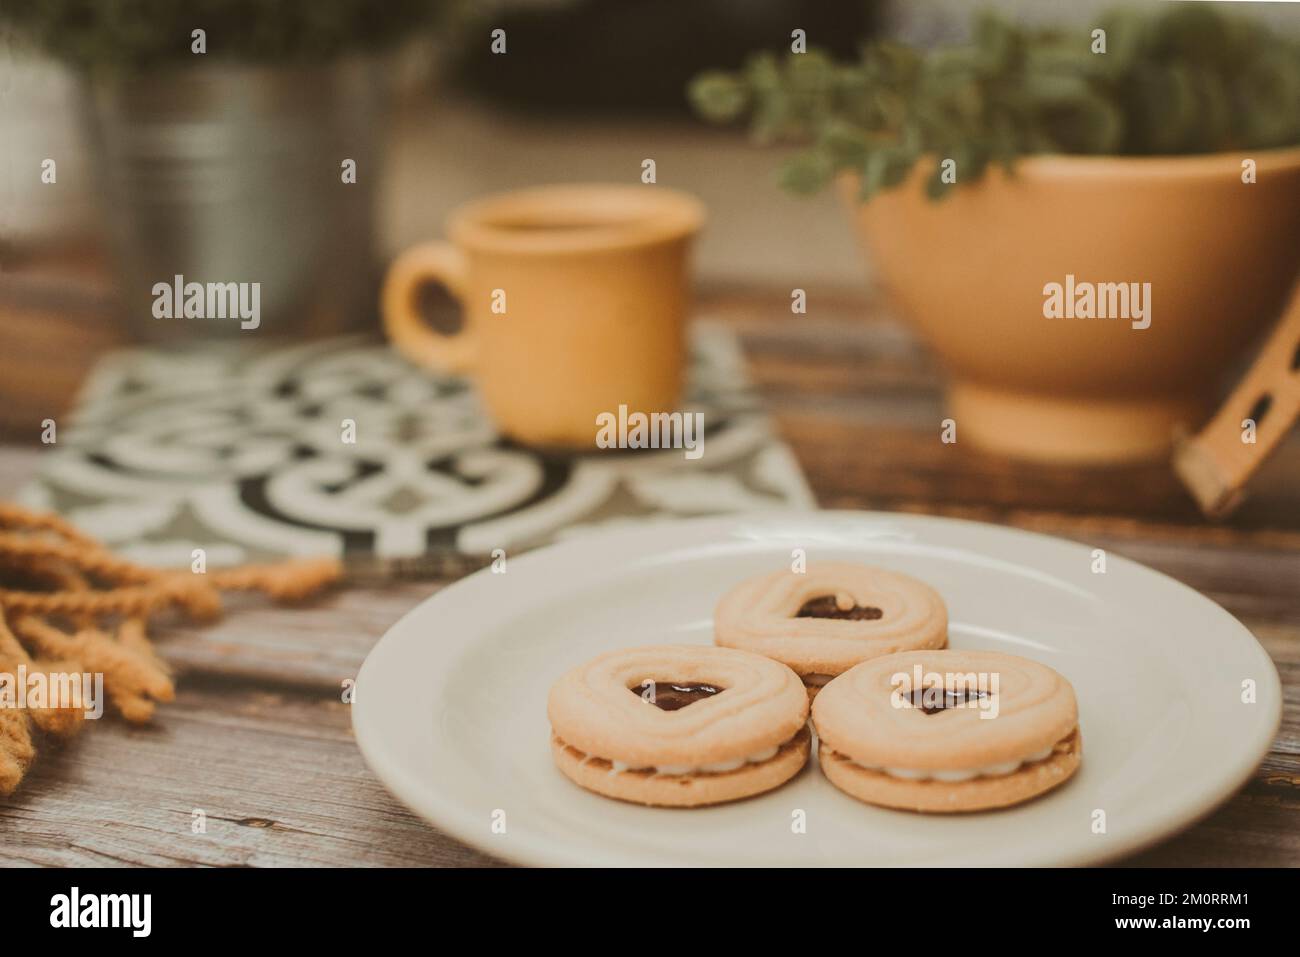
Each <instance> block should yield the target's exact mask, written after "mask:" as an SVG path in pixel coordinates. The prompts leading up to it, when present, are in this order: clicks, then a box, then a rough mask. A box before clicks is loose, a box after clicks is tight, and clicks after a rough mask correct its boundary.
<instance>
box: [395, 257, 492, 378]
mask: <svg viewBox="0 0 1300 957" xmlns="http://www.w3.org/2000/svg"><path fill="white" fill-rule="evenodd" d="M465 277H466V264H465V257H464V256H463V255H462V254H461V252H460V250H459V249H457V248H456V247H455V246H453V245H452V244H451V243H447V242H441V241H439V242H431V243H422V244H420V245H419V246H412V247H411V248H410V249H408V250H406V252H404V253H402V254H401V255H400V256H398V257H397V258H396V259H395V260H393V264H392V265H391V266H389V267H388V274H387V275H385V276H384V285H383V292H382V293H381V295H380V303H379V307H380V313H381V314H382V316H383V320H384V332H386V333H387V334H388V338H389V339H390V340H392V343H393V345H394V346H396V347H397V351H398V352H400V353H402V354H403V355H404V356H406V358H408V359H410V360H411V361H412V362H414V363H416V364H418V365H422V366H425V367H427V368H430V369H433V370H435V371H438V372H451V373H459V372H467V371H469V369H470V367H471V366H472V365H473V360H474V352H475V348H474V347H475V343H474V338H473V336H472V335H471V334H470V331H469V328H468V326H467V325H466V326H463V327H462V328H461V331H460V332H457V333H454V334H451V335H446V334H443V333H441V332H435V331H434V330H432V329H430V328H429V326H428V324H427V323H425V322H424V320H423V319H422V318H421V317H420V316H419V315H418V314H417V312H416V309H415V292H416V290H417V289H418V288H419V287H420V285H421V284H422V283H426V282H431V281H432V282H436V283H439V284H441V285H442V286H444V287H445V288H446V289H447V291H448V292H450V293H451V294H452V296H453V297H454V298H455V299H456V300H457V301H458V302H459V303H460V304H461V308H462V313H463V311H464V302H465Z"/></svg>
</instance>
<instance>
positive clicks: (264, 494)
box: [20, 322, 815, 566]
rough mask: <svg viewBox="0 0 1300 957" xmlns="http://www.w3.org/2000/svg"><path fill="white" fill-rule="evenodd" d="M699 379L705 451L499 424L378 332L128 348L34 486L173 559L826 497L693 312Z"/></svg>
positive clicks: (85, 521) (400, 542) (342, 550)
mask: <svg viewBox="0 0 1300 957" xmlns="http://www.w3.org/2000/svg"><path fill="white" fill-rule="evenodd" d="M690 382H691V388H690V390H689V397H688V401H687V402H686V403H685V407H686V408H688V409H690V410H692V411H702V412H703V413H704V446H703V448H704V454H703V456H702V457H700V458H698V459H696V460H688V459H687V458H686V457H685V455H684V453H683V451H682V450H680V449H665V450H649V449H646V450H636V451H618V450H613V449H610V450H595V449H593V451H592V452H590V453H581V454H577V453H574V454H557V453H550V452H538V451H536V450H531V449H527V448H523V447H521V446H518V445H515V444H513V443H510V442H508V441H506V440H504V439H502V438H500V437H499V436H498V435H497V434H496V432H495V431H494V429H493V427H492V425H491V423H490V422H489V421H488V419H487V417H486V415H485V414H484V413H483V411H482V410H481V408H480V406H479V403H478V399H477V397H476V395H475V393H474V391H473V389H472V387H471V386H470V385H469V383H468V382H466V381H465V380H463V379H459V378H454V377H446V376H435V375H432V374H430V373H428V372H425V371H422V370H417V369H415V368H414V367H413V366H411V365H409V364H408V363H406V362H405V361H404V360H403V359H401V358H400V357H398V356H397V355H396V354H395V353H393V352H392V351H391V350H390V349H389V348H388V347H387V346H386V345H384V344H382V343H379V342H376V341H374V340H371V339H367V338H344V339H332V340H326V341H322V342H313V343H310V344H307V345H277V346H274V347H268V346H267V345H266V344H265V343H262V344H259V345H254V344H252V343H248V344H245V343H243V342H238V341H237V342H233V343H204V344H203V345H202V346H201V347H199V346H192V347H187V348H185V349H159V348H141V349H130V350H123V351H119V352H114V353H111V354H110V355H108V356H106V357H105V358H104V359H102V360H101V361H100V362H99V364H98V365H97V366H96V367H95V369H94V370H93V371H92V373H91V375H90V376H89V377H88V379H87V382H86V385H85V387H84V388H83V390H82V394H81V396H80V399H79V402H78V406H77V408H76V410H75V412H74V413H73V416H72V418H71V420H70V421H69V422H68V423H67V426H66V427H64V424H63V423H60V430H59V433H58V442H57V444H56V445H54V446H53V447H51V449H50V451H49V453H48V458H47V460H46V462H45V465H44V467H43V468H42V470H41V473H40V475H39V477H38V478H37V479H36V480H35V481H34V482H33V483H31V484H30V485H29V486H27V487H26V488H25V489H24V490H23V492H22V493H21V495H20V500H21V501H22V503H23V504H25V505H28V506H31V507H34V508H41V509H48V510H53V511H56V512H59V513H61V514H62V515H64V516H66V517H67V518H68V519H70V520H71V521H72V522H74V523H75V524H76V525H77V526H78V527H79V528H81V529H82V530H83V531H84V532H86V533H87V534H89V535H91V536H94V537H96V538H98V539H100V540H101V541H103V542H105V543H106V544H108V545H110V546H111V547H113V548H114V549H115V550H116V551H118V552H119V553H121V554H122V555H123V556H124V557H127V558H130V559H132V560H134V561H138V562H142V563H147V564H151V565H162V566H169V565H188V564H189V563H190V562H191V559H192V550H193V549H195V548H203V549H205V550H206V552H207V562H208V564H209V565H210V566H218V565H230V564H236V563H240V562H247V561H263V560H269V559H273V558H281V557H289V556H307V555H329V556H343V557H347V558H354V557H361V558H364V557H365V556H375V557H379V558H401V557H408V556H418V555H422V554H425V553H428V552H446V551H448V550H458V551H459V552H463V553H473V554H484V553H488V552H491V551H492V550H493V549H497V548H503V549H506V550H509V551H515V550H519V549H522V548H528V547H533V546H536V545H540V544H544V543H547V542H551V541H555V540H556V539H559V538H561V537H564V536H567V535H571V534H579V533H582V532H584V531H588V530H591V529H596V528H602V527H608V526H610V525H613V524H617V523H622V522H643V521H654V520H656V519H666V518H673V517H681V516H685V515H702V514H711V513H717V512H728V511H741V510H751V509H763V508H791V507H794V508H812V507H815V502H814V500H813V497H812V493H811V492H810V490H809V488H808V485H807V483H806V481H805V480H804V477H803V473H802V472H801V470H800V468H799V466H798V464H797V463H796V461H795V459H794V456H793V455H792V454H791V453H790V450H789V449H788V448H787V447H786V446H785V445H784V444H783V443H782V442H780V441H779V440H778V439H776V438H775V437H774V435H773V434H772V431H771V428H770V426H769V423H768V420H767V417H766V415H765V414H764V413H763V412H762V411H761V409H760V408H759V406H758V403H757V401H756V398H755V396H754V394H753V392H752V390H751V389H750V387H749V385H748V382H747V379H746V375H745V370H744V361H743V359H742V357H741V354H740V350H739V348H738V346H737V344H736V341H735V338H734V336H733V335H732V333H731V332H730V331H729V330H727V329H726V328H724V327H722V326H720V325H716V324H711V323H706V322H700V323H696V324H695V326H694V332H693V336H692V369H691V375H690ZM345 420H350V421H351V422H352V423H355V426H354V430H353V431H354V437H355V441H354V442H352V443H349V442H346V441H344V438H343V436H344V429H345ZM595 431H596V425H595V423H594V422H593V425H592V433H593V442H594V436H595Z"/></svg>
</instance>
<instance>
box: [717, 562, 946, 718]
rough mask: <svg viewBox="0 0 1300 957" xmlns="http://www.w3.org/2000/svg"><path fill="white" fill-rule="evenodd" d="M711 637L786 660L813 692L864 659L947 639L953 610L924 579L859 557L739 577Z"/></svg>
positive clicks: (941, 643)
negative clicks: (865, 562)
mask: <svg viewBox="0 0 1300 957" xmlns="http://www.w3.org/2000/svg"><path fill="white" fill-rule="evenodd" d="M713 640H714V642H716V643H717V644H719V645H724V646H726V647H728V648H741V649H744V650H746V651H754V652H757V653H758V654H760V655H765V656H766V657H768V658H775V659H776V660H777V661H780V662H782V663H783V664H786V665H789V666H790V667H791V668H792V669H794V671H795V673H796V674H798V675H799V677H800V678H801V679H802V680H803V682H804V684H805V685H807V686H808V695H809V697H812V696H814V695H816V694H817V691H818V690H819V689H820V688H821V687H822V686H823V685H825V684H826V683H827V682H828V681H830V680H831V679H832V678H834V677H835V676H836V675H839V674H842V673H843V672H845V671H847V670H848V669H850V668H852V667H853V666H854V665H856V664H857V663H858V662H860V661H866V660H868V659H869V658H876V657H879V656H880V655H888V654H893V653H894V652H897V651H910V650H913V649H917V648H943V647H944V646H945V645H947V644H948V609H947V607H946V606H945V605H944V603H943V599H942V598H940V597H939V593H938V592H936V591H935V590H934V589H933V588H931V587H930V586H929V585H927V584H925V582H921V581H917V580H916V579H915V578H911V577H910V576H908V575H901V574H899V573H898V572H891V571H886V570H885V569H883V568H872V567H870V566H868V565H859V564H857V563H855V562H818V563H817V564H815V565H810V566H809V567H808V570H807V571H806V572H803V573H796V572H792V571H788V570H782V571H778V572H773V573H772V574H770V575H763V576H760V577H758V578H751V579H749V580H748V581H744V582H741V583H740V584H739V585H737V586H736V587H735V588H733V589H732V590H731V591H729V592H728V593H727V594H726V595H724V596H723V598H722V601H721V602H719V603H718V607H717V609H716V610H715V611H714V613H713Z"/></svg>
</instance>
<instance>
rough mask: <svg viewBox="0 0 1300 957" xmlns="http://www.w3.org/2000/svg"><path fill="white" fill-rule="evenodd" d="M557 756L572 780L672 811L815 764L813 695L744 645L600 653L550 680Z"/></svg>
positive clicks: (749, 790)
mask: <svg viewBox="0 0 1300 957" xmlns="http://www.w3.org/2000/svg"><path fill="white" fill-rule="evenodd" d="M546 712H547V715H548V717H549V718H550V720H551V731H552V734H551V753H552V756H553V757H554V758H555V763H556V766H557V767H559V769H560V770H561V771H562V772H564V774H565V775H567V776H568V777H569V778H571V779H572V780H573V781H574V782H575V783H576V784H578V785H580V786H581V787H584V788H586V789H587V790H589V791H595V792H596V793H597V794H603V795H605V796H606V797H612V798H618V799H619V800H623V801H632V802H635V803H637V804H653V805H662V806H665V807H694V806H697V805H702V804H717V803H719V802H722V801H734V800H736V799H737V798H743V797H748V796H750V795H752V794H758V793H760V792H762V791H768V790H771V789H772V788H775V787H777V786H779V785H781V784H784V783H785V782H786V781H788V780H789V779H790V778H792V777H794V775H795V774H797V773H798V772H799V769H800V768H802V767H803V766H804V764H805V763H807V761H808V752H809V748H810V744H811V735H810V733H809V731H808V726H807V724H808V698H807V695H806V694H805V693H804V689H803V684H802V683H801V682H800V681H799V678H798V677H797V676H796V675H795V674H794V672H792V671H791V670H790V669H789V668H787V667H785V666H784V665H782V664H779V663H777V662H775V661H772V660H771V659H768V658H764V657H762V656H760V655H755V654H750V653H749V652H745V651H735V650H733V649H730V648H713V647H709V646H707V645H706V646H698V645H695V646H686V645H656V646H652V647H645V648H632V649H628V650H626V651H616V652H612V653H610V654H606V655H601V656H600V657H599V658H596V659H594V660H592V661H589V662H587V663H586V664H585V665H580V666H579V667H577V668H574V669H572V670H571V671H569V672H567V673H566V674H565V675H563V676H562V677H561V678H560V680H559V681H557V682H556V683H555V684H554V685H553V686H552V687H551V693H550V698H549V699H548V701H547V705H546Z"/></svg>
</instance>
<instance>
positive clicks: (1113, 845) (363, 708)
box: [353, 512, 1281, 866]
mask: <svg viewBox="0 0 1300 957" xmlns="http://www.w3.org/2000/svg"><path fill="white" fill-rule="evenodd" d="M796 548H802V549H805V550H806V553H807V556H808V560H809V561H810V562H815V561H817V560H818V559H829V558H838V559H855V560H861V561H864V562H870V563H875V564H880V565H885V566H888V567H890V568H894V569H898V570H899V571H903V572H906V573H908V574H911V575H915V576H917V577H918V578H921V579H924V580H925V581H927V582H929V583H930V584H931V585H933V586H934V587H935V588H937V589H938V590H939V592H940V593H941V594H942V595H943V597H944V599H945V600H946V601H947V603H948V609H949V614H950V619H951V625H950V629H949V634H950V642H949V643H950V645H951V646H952V647H954V648H991V649H997V650H1000V651H1007V652H1011V653H1014V654H1018V655H1023V656H1025V657H1028V658H1033V659H1035V660H1038V661H1042V662H1044V663H1046V664H1048V665H1050V666H1052V667H1053V668H1055V669H1056V670H1058V671H1060V672H1061V673H1062V674H1064V675H1065V676H1066V677H1067V678H1068V679H1069V680H1070V681H1071V682H1072V683H1073V684H1074V687H1075V690H1076V692H1077V694H1078V700H1079V723H1080V726H1081V728H1082V732H1083V741H1084V756H1083V765H1082V767H1081V768H1080V770H1079V772H1078V773H1077V774H1076V775H1075V777H1074V778H1073V779H1072V780H1070V781H1069V782H1068V783H1067V784H1065V785H1064V786H1063V787H1061V788H1059V789H1057V790H1056V791H1053V792H1051V793H1049V794H1047V795H1046V796H1044V797H1043V798H1040V799H1038V800H1036V801H1032V802H1030V803H1028V804H1025V805H1022V806H1020V807H1016V808H1011V809H1008V810H1003V811H997V812H991V813H980V814H970V815H956V816H937V815H920V814H911V813H906V812H900V811H890V810H884V809H880V808H874V807H869V806H867V805H865V804H861V803H859V802H857V801H855V800H854V799H852V798H850V797H848V796H847V795H845V794H842V793H841V792H839V791H837V790H836V789H835V788H834V787H833V786H832V785H831V784H830V783H829V782H827V781H826V780H825V779H824V778H823V777H822V776H821V774H820V772H819V771H818V769H817V767H816V761H815V760H814V761H812V762H810V764H809V766H808V767H807V768H805V769H804V771H803V772H802V773H801V774H800V775H799V776H798V777H796V778H795V779H794V780H793V781H791V782H790V783H789V784H787V785H786V786H785V787H782V788H779V789H778V790H776V791H772V792H769V793H768V794H765V795H760V796H758V797H755V798H751V799H749V800H745V801H740V802H736V803H733V804H728V805H721V806H718V807H712V808H700V809H693V810H673V809H656V808H644V807H638V806H635V805H631V804H624V803H620V802H618V801H612V800H608V799H606V798H602V797H598V796H597V795H594V794H590V793H588V792H586V791H583V790H581V789H579V788H578V787H577V786H575V785H574V784H572V783H570V781H569V780H568V779H567V778H565V777H563V776H562V775H561V774H560V772H559V771H558V770H556V768H555V767H554V766H553V765H552V763H551V752H550V746H549V743H548V740H549V732H550V729H549V725H548V723H547V720H546V694H547V690H548V688H549V687H550V685H551V682H552V681H554V680H555V678H556V677H558V676H559V675H560V674H561V672H563V671H564V670H566V669H567V668H569V667H571V666H573V665H575V664H578V663H580V662H582V661H584V660H586V659H588V658H590V657H592V656H594V655H596V654H598V653H600V652H604V651H609V650H612V649H616V648H625V647H630V646H633V645H644V644H656V643H685V644H695V643H699V644H707V643H709V642H710V641H711V638H712V623H711V617H712V612H713V607H714V605H715V603H716V602H717V600H718V598H719V596H721V595H722V593H723V592H725V591H726V590H727V589H728V588H730V587H731V586H732V585H734V584H735V583H736V582H738V581H740V580H741V579H743V578H746V577H748V576H750V575H754V574H757V573H760V572H766V571H770V570H773V569H776V568H780V567H783V566H788V564H789V562H790V561H791V553H792V550H793V549H796ZM1093 563H1094V559H1093V553H1092V550H1091V549H1089V548H1087V547H1085V546H1083V545H1079V544H1074V543H1070V542H1065V541H1062V540H1060V539H1054V538H1048V537H1045V536H1041V535H1035V534H1031V533H1028V532H1022V531H1016V530H1013V529H1007V528H999V527H996V526H990V525H981V524H977V523H973V522H962V521H954V520H950V519H940V518H929V517H920V516H911V515H886V514H874V513H853V512H807V513H781V514H776V515H772V514H764V515H755V516H740V517H729V518H718V519H713V518H711V519H703V520H688V521H679V522H666V523H663V524H658V525H653V526H642V527H638V528H634V529H629V530H623V531H617V532H610V533H601V534H597V535H593V536H590V537H586V538H580V539H575V540H573V541H570V542H566V543H563V544H561V545H558V546H554V547H551V548H546V549H543V550H541V551H537V552H534V553H532V554H529V555H524V556H521V557H518V558H512V559H509V562H508V565H507V568H506V572H505V574H493V573H491V572H490V571H484V572H480V573H478V574H475V575H472V576H470V577H469V578H466V579H464V580H463V581H461V582H458V583H456V584H455V585H452V586H450V587H449V588H446V589H445V590H443V591H442V592H440V593H438V594H437V595H435V596H433V597H432V598H430V599H429V600H428V601H426V602H424V603H423V604H421V605H420V606H418V607H417V608H415V609H414V610H413V611H412V612H410V614H408V615H407V616H406V617H405V618H403V619H402V620H401V621H399V622H398V623H397V624H396V625H394V626H393V627H392V629H390V630H389V632H388V633H387V634H386V635H385V636H384V637H383V638H382V639H381V640H380V642H379V643H378V645H376V647H375V649H374V651H372V652H371V654H370V657H369V658H368V659H367V660H366V663H365V666H364V667H363V668H362V670H361V674H360V676H359V678H358V682H357V689H356V690H357V695H356V701H355V704H354V705H353V721H354V724H355V727H356V734H357V741H358V743H359V744H360V746H361V750H362V753H363V754H364V755H365V757H366V760H367V761H368V762H369V764H370V766H371V768H372V769H373V770H374V772H375V773H376V774H377V775H378V776H379V778H380V779H381V780H382V781H383V782H384V784H386V785H387V786H388V787H389V788H390V789H391V790H392V791H393V793H394V794H396V795H397V796H398V797H399V798H400V799H401V800H402V801H404V802H405V803H406V804H407V805H409V806H410V807H411V808H412V809H414V810H415V811H416V812H417V813H419V814H421V815H422V816H424V817H425V818H427V819H428V820H429V821H430V822H432V823H433V824H435V825H437V826H438V827H439V828H441V829H442V830H443V831H444V832H446V833H448V834H450V835H452V836H454V837H456V838H459V839H460V840H462V841H464V842H466V843H468V844H472V845H474V846H476V847H479V848H482V849H483V850H484V851H486V852H488V853H490V854H493V855H496V856H498V857H500V858H504V859H507V860H512V861H518V862H524V863H530V864H556V865H563V864H577V865H582V864H594V865H742V866H743V865H769V864H771V865H909V864H910V865H957V866H961V865H969V864H989V865H1005V864H1016V865H1062V864H1084V863H1090V862H1097V861H1101V860H1105V859H1109V858H1114V857H1117V856H1119V855H1121V854H1125V853H1128V852H1131V851H1133V850H1135V849H1137V848H1139V847H1142V846H1145V845H1147V844H1150V843H1152V842H1154V841H1157V840H1159V839H1160V838H1162V837H1165V836H1167V835H1169V834H1172V833H1174V832H1175V831H1177V830H1179V829H1180V828H1183V827H1185V826H1187V825H1188V824H1189V823H1191V822H1192V821H1194V820H1195V819H1196V818H1198V817H1200V816H1202V815H1204V814H1206V813H1207V812H1209V811H1210V810H1211V809H1212V808H1213V807H1214V806H1215V805H1217V804H1219V803H1220V802H1222V801H1223V800H1225V799H1226V798H1227V797H1229V796H1230V795H1231V794H1232V793H1233V791H1234V790H1235V789H1236V788H1237V787H1239V786H1240V785H1241V784H1242V783H1243V782H1244V781H1245V779H1246V778H1247V777H1248V776H1249V775H1250V774H1251V772H1252V770H1253V769H1254V768H1255V767H1256V766H1257V765H1258V763H1259V761H1260V760H1261V759H1262V757H1263V756H1264V754H1265V753H1266V752H1267V750H1268V747H1269V744H1270V742H1271V741H1272V740H1273V736H1274V734H1275V733H1276V731H1277V727H1278V722H1279V720H1280V717H1281V694H1280V687H1279V683H1278V677H1277V672H1276V671H1275V670H1274V668H1273V664H1272V662H1271V661H1270V660H1269V658H1268V656H1267V655H1266V654H1265V653H1264V651H1263V649H1262V648H1260V646H1259V645H1258V643H1256V641H1255V639H1254V638H1253V637H1252V636H1251V634H1250V633H1249V632H1248V631H1247V630H1246V629H1245V628H1244V627H1243V626H1242V625H1241V624H1240V623H1239V622H1238V621H1237V620H1236V619H1234V618H1233V617H1232V616H1231V615H1229V614H1228V613H1227V612H1226V611H1224V610H1223V609H1222V608H1220V607H1219V606H1218V605H1215V604H1214V603H1213V602H1211V601H1210V600H1209V599H1207V598H1205V597H1203V596H1201V595H1200V594H1198V593H1197V592H1195V591H1193V590H1192V589H1190V588H1187V587H1186V586H1184V585H1181V584H1179V583H1178V582H1176V581H1174V580H1173V579H1171V578H1167V577H1166V576H1164V575H1161V574H1159V573H1157V572H1154V571H1152V570H1150V569H1148V568H1145V567H1143V566H1141V565H1137V564H1135V563H1133V562H1130V561H1127V560H1125V559H1122V558H1120V557H1118V556H1116V555H1108V556H1107V558H1106V570H1105V573H1104V574H1096V573H1094V571H1093ZM1247 680H1250V681H1253V682H1255V694H1256V703H1254V704H1246V703H1243V701H1242V683H1243V682H1244V681H1247ZM796 811H802V812H804V818H805V819H806V832H805V833H795V829H794V828H793V827H792V822H793V821H794V820H795V816H796V814H795V812H796ZM502 812H504V813H502ZM1098 812H1103V813H1104V815H1105V817H1104V825H1105V832H1104V833H1096V828H1097V825H1098V822H1099V821H1100V820H1101V818H1100V817H1099V816H1098ZM494 822H495V823H496V825H497V827H496V829H494ZM502 824H504V833H499V831H500V830H501V825H502Z"/></svg>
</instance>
